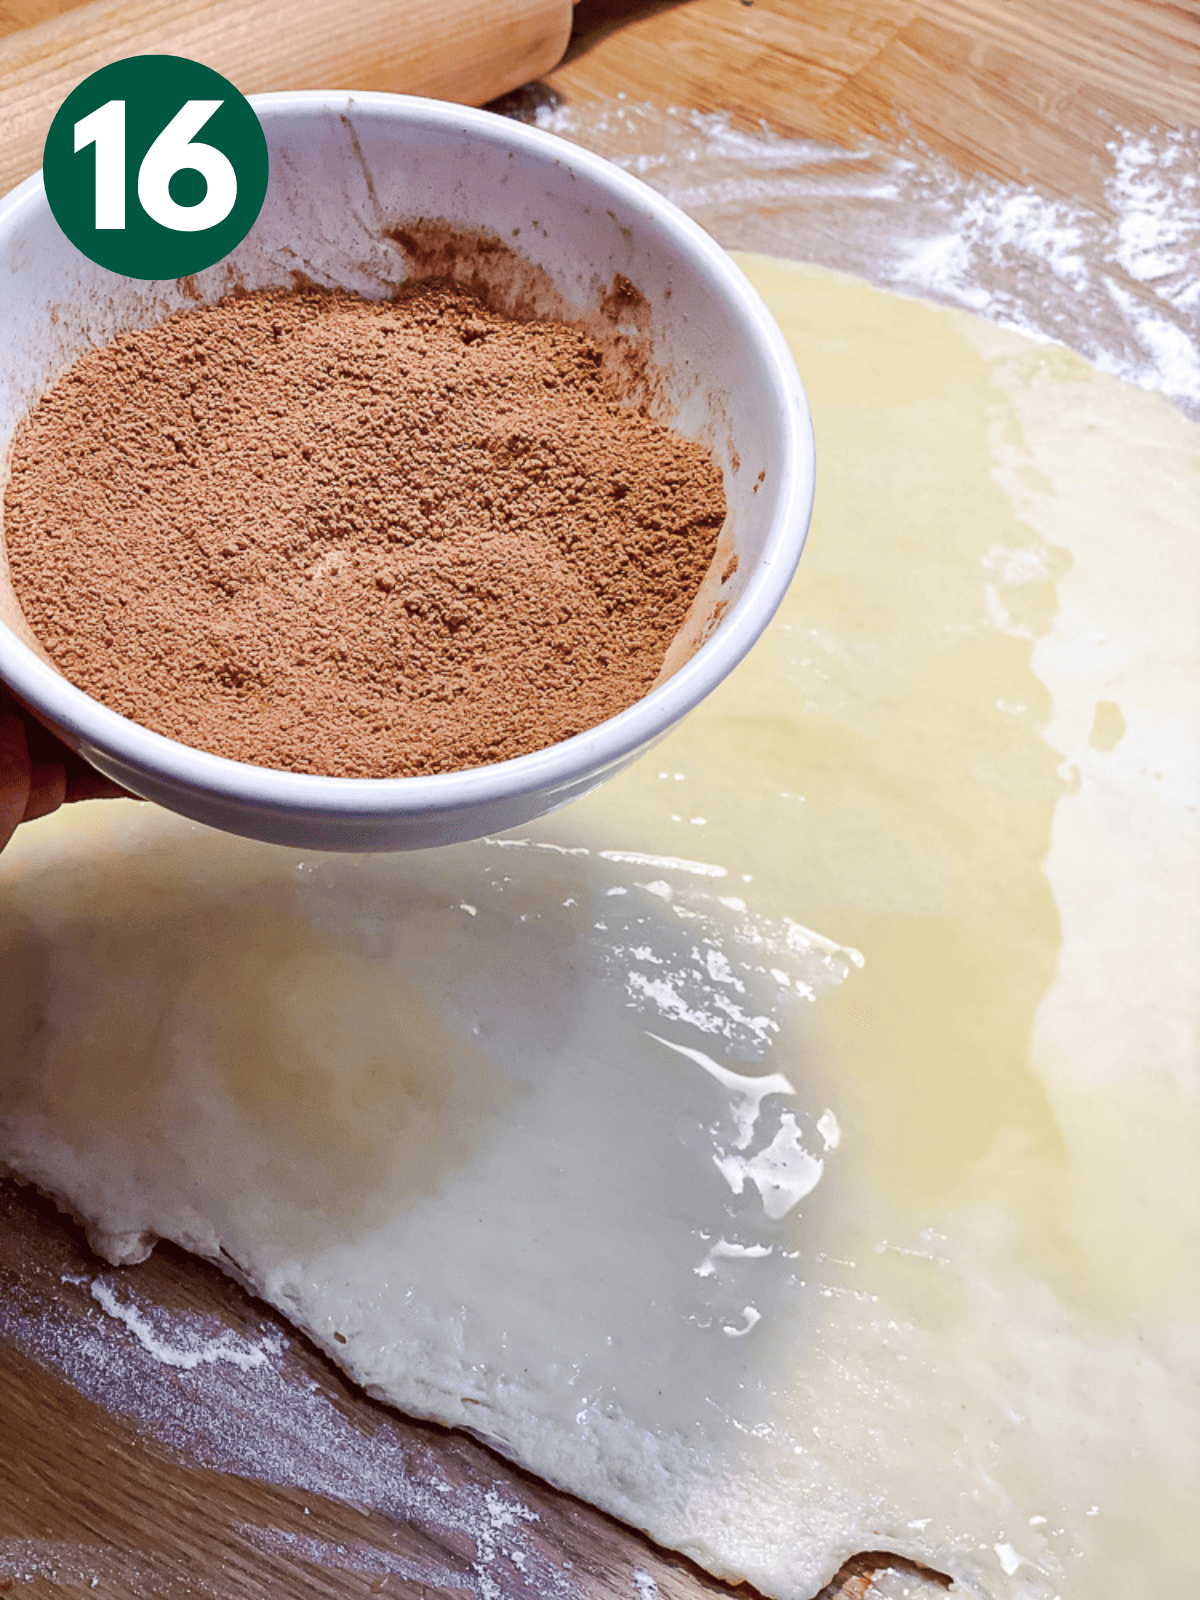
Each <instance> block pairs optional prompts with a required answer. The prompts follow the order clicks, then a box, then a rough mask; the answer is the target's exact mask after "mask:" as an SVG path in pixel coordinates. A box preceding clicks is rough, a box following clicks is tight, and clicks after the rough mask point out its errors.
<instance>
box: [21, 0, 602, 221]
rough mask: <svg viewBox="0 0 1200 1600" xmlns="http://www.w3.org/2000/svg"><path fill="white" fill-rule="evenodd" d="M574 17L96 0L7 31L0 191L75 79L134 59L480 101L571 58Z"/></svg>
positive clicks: (247, 87)
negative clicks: (184, 61)
mask: <svg viewBox="0 0 1200 1600" xmlns="http://www.w3.org/2000/svg"><path fill="white" fill-rule="evenodd" d="M571 15H572V6H571V0H337V3H336V4H330V3H329V0H248V3H247V0H92V3H91V4H90V5H84V6H80V7H78V8H77V9H75V10H73V11H68V12H66V13H65V14H64V15H63V16H61V17H56V18H55V19H54V20H53V21H50V22H44V23H41V24H39V25H38V26H37V27H34V28H26V29H24V30H23V31H20V32H18V33H14V34H10V35H9V36H8V38H6V39H0V126H2V128H3V143H2V145H0V194H4V193H7V191H8V190H9V189H11V188H12V187H13V186H14V185H15V184H17V183H20V181H21V180H22V179H23V178H27V177H28V176H29V174H30V173H31V172H35V171H36V170H37V168H38V167H40V166H41V164H42V147H43V145H44V144H45V142H46V133H47V131H48V129H49V127H50V123H51V121H52V120H53V118H54V113H55V112H56V111H57V110H58V108H59V106H60V105H61V104H62V102H63V101H64V100H65V99H66V97H67V95H68V94H69V93H70V92H71V90H72V89H73V88H74V87H75V85H76V84H77V83H80V82H81V81H82V80H83V79H84V78H86V77H87V76H88V74H89V73H92V72H95V71H96V70H97V69H98V68H99V67H103V66H107V65H108V63H109V62H111V61H120V60H121V59H122V57H124V56H136V55H178V56H189V57H191V59H192V60H194V61H202V62H204V63H205V65H206V66H210V67H214V68H215V69H216V70H217V71H218V72H220V73H223V74H224V76H225V77H227V78H228V79H229V80H230V82H231V83H234V84H236V85H237V87H238V88H239V89H240V90H241V91H242V93H243V94H256V93H261V92H263V91H266V90H270V89H360V90H369V89H386V90H391V91H393V92H396V93H404V94H422V95H431V96H433V97H434V98H436V99H441V100H459V101H463V102H465V103H466V104H469V105H482V104H484V102H486V101H488V100H493V99H495V97H496V96H497V95H501V94H506V93H507V92H508V90H510V89H515V88H517V87H518V86H519V85H520V84H523V83H528V82H529V81H530V79H532V78H536V77H538V76H539V75H540V74H541V73H543V72H548V71H549V70H550V69H551V67H553V66H555V65H556V64H557V63H558V61H560V60H561V58H562V55H563V52H564V51H565V50H566V47H567V40H568V38H569V37H570V32H571Z"/></svg>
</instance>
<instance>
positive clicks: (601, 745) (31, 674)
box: [0, 89, 815, 821]
mask: <svg viewBox="0 0 1200 1600" xmlns="http://www.w3.org/2000/svg"><path fill="white" fill-rule="evenodd" d="M248 98H249V100H250V104H251V105H252V106H254V108H255V110H256V111H257V112H259V113H260V114H261V113H263V112H265V113H267V115H268V117H269V116H270V115H271V114H272V113H280V114H287V113H296V112H299V113H305V112H308V113H315V114H320V113H323V112H327V111H331V110H332V111H335V112H337V113H346V112H348V113H354V112H364V111H365V112H374V113H376V114H380V115H382V116H384V117H385V118H388V119H391V120H393V121H397V122H399V123H409V124H412V123H416V124H419V125H422V126H424V127H426V128H434V129H438V128H441V129H445V130H446V131H447V132H453V133H457V134H460V135H461V134H463V133H466V134H469V135H474V136H476V137H478V138H480V139H482V140H484V141H485V142H488V143H491V144H497V145H500V146H501V147H507V148H508V149H516V150H520V151H522V152H525V153H528V154H529V155H531V156H534V157H536V158H539V159H542V160H547V159H548V160H550V161H553V162H554V163H556V164H557V165H560V166H561V165H565V166H568V167H569V168H570V169H571V171H572V172H574V173H577V174H578V175H579V176H580V177H581V178H584V179H586V180H589V181H590V182H591V183H592V184H594V185H595V187H596V188H598V189H599V190H601V191H602V192H605V193H607V194H609V195H612V196H615V197H616V198H617V199H619V200H620V201H621V202H622V203H624V204H625V205H626V206H628V207H629V208H630V209H632V210H635V211H640V212H641V213H642V216H643V219H644V220H645V221H646V222H648V223H651V224H653V225H654V226H655V227H657V228H658V229H659V231H660V232H663V233H665V234H666V235H667V242H668V244H669V245H671V246H672V247H673V248H675V249H676V250H678V251H679V252H680V254H682V255H684V256H686V257H687V258H688V259H689V260H690V262H691V264H692V266H693V267H697V268H699V269H700V270H701V272H702V275H703V276H704V277H705V278H706V279H707V281H708V282H709V284H710V286H711V287H712V288H713V289H714V291H715V292H716V293H717V294H718V295H720V296H721V297H722V298H723V299H724V300H725V302H726V306H727V308H728V309H729V310H730V311H732V312H733V314H734V316H735V319H736V320H737V321H739V322H740V323H741V325H742V327H743V329H744V330H745V332H746V334H747V336H748V337H749V338H750V339H751V340H752V341H753V342H754V344H755V345H756V346H757V350H758V353H759V356H760V358H761V359H762V361H763V364H764V366H765V369H766V372H767V374H768V375H769V380H770V384H771V388H772V390H773V391H774V400H775V403H776V404H777V406H778V409H779V413H780V418H781V423H782V428H783V435H784V449H783V452H782V455H781V460H780V463H779V471H780V482H779V484H778V486H777V488H776V503H777V509H776V512H775V515H774V517H773V519H772V522H771V526H770V527H769V529H768V533H767V538H766V542H765V544H764V547H763V551H762V554H761V556H760V557H759V559H758V561H757V562H756V564H755V567H754V570H753V572H752V573H751V575H750V577H749V578H748V580H747V582H746V585H745V588H744V589H743V590H742V593H741V594H740V596H739V597H738V600H737V602H736V603H735V604H734V605H733V606H731V607H730V611H729V615H728V617H727V618H726V619H725V620H724V621H723V622H722V624H721V626H720V628H718V629H717V630H716V631H715V632H714V633H713V634H712V636H711V637H710V638H708V639H707V640H705V641H704V643H703V644H702V645H701V646H700V647H699V649H697V650H696V651H695V652H694V653H693V654H692V655H691V656H690V657H689V659H688V660H687V661H685V662H684V663H683V664H682V666H680V667H679V668H678V669H677V670H676V671H675V672H674V673H672V674H671V676H670V677H669V678H667V679H666V680H665V681H664V682H663V683H661V684H658V685H656V686H655V687H654V688H653V689H651V690H650V691H649V692H648V693H647V694H645V695H644V696H643V697H642V698H641V699H640V700H637V701H635V702H634V704H633V705H632V706H628V707H627V708H626V709H625V710H623V711H620V712H617V713H616V714H615V715H614V716H612V717H609V718H608V719H606V720H605V721H604V722H601V723H598V724H597V725H596V726H595V727H594V728H589V729H587V730H585V731H584V732H582V733H578V734H575V735H573V736H572V737H571V738H569V739H563V740H560V741H559V742H558V743H556V744H552V745H547V746H546V747H545V748H544V749H542V750H535V751H531V752H530V753H529V754H527V755H522V756H515V757H511V758H510V759H508V760H506V761H498V762H495V763H493V764H492V765H489V766H482V767H467V768H463V769H461V770H459V771H455V772H441V773H431V774H425V775H422V776H417V777H402V778H339V777H325V776H321V775H319V774H314V773H298V772H288V771H286V770H283V769H280V768H274V767H260V766H257V765H255V764H253V763H250V762H243V761H235V760H232V759H230V758H228V757H226V756H218V755H214V754H212V753H211V752H210V751H207V750H200V749H197V748H196V747H194V746H192V745H186V744H182V743H180V742H179V741H178V740H175V739H172V738H169V737H167V736H166V735H165V734H160V733H155V732H153V731H152V730H151V729H149V728H145V727H143V726H142V725H141V724H140V723H137V722H134V721H132V720H131V719H130V718H128V717H124V716H122V715H121V714H120V713H119V712H116V711H112V710H110V709H109V708H108V707H107V706H105V705H102V704H101V703H100V702H99V701H98V700H94V699H93V698H92V697H91V696H90V695H88V694H87V693H85V691H84V690H82V689H79V688H76V686H75V685H74V684H72V683H70V682H69V681H68V680H67V679H66V678H65V677H63V676H62V675H61V674H60V673H58V672H57V671H56V670H55V669H53V668H52V667H49V666H47V665H46V663H45V662H43V661H42V660H41V659H40V657H39V656H38V655H36V654H35V652H34V651H33V650H31V649H30V648H29V647H28V646H27V645H26V644H24V643H23V641H22V640H20V639H19V638H18V637H17V636H16V634H14V633H13V632H12V630H11V629H9V628H8V627H7V626H6V625H5V624H4V623H3V622H0V677H2V678H3V679H4V680H5V681H6V682H7V683H8V685H9V687H10V688H11V689H12V690H13V691H15V693H16V694H17V695H18V697H19V698H20V699H21V700H23V701H24V702H25V703H26V704H27V705H28V706H29V707H30V709H31V710H33V711H34V712H35V713H41V714H43V715H44V716H45V717H46V718H48V719H49V720H50V721H51V722H53V723H54V724H56V725H57V726H58V727H59V728H61V729H63V730H64V731H68V732H69V733H70V734H71V735H73V736H74V738H75V739H76V740H77V741H78V743H79V746H80V748H81V750H82V752H83V753H84V754H85V755H87V754H89V753H91V752H94V753H95V755H97V756H99V757H101V758H103V757H104V756H106V755H107V756H108V757H109V758H110V760H112V761H113V762H115V763H116V764H118V765H119V766H120V767H121V768H122V769H123V770H124V769H128V774H129V776H130V778H131V779H132V778H134V777H136V775H137V774H138V773H139V772H145V774H146V777H147V779H148V780H151V781H152V782H153V781H156V782H157V784H159V785H161V784H166V785H167V786H168V787H169V788H176V789H181V790H187V791H193V792H194V791H201V792H203V793H205V794H206V795H208V796H210V797H213V798H217V797H219V798H221V799H223V800H225V801H227V802H232V803H235V804H238V805H241V806H243V807H245V806H251V807H253V808H255V809H259V810H263V811H269V812H275V813H279V812H283V813H288V814H291V815H299V814H304V813H308V814H316V813H320V814H321V815H322V816H324V817H327V818H335V819H336V818H339V817H341V818H344V819H345V820H347V821H349V820H353V819H355V818H369V817H379V816H381V815H384V814H386V815H390V816H393V817H397V818H399V817H404V816H410V817H415V816H419V815H422V814H428V813H436V812H444V811H447V810H452V809H453V810H459V809H467V808H470V807H472V806H483V805H489V804H492V803H494V802H496V801H497V800H503V799H513V798H517V797H519V796H522V795H527V794H532V793H536V792H538V791H556V790H560V791H561V790H566V789H569V788H571V787H572V786H573V784H575V783H577V782H579V781H582V780H583V779H584V778H585V777H586V776H587V775H588V774H590V773H596V772H598V771H603V770H604V769H605V768H607V767H610V766H614V765H616V764H618V763H620V762H622V761H623V760H625V759H626V758H629V757H631V756H632V755H633V754H634V753H635V752H636V751H638V750H639V749H640V748H641V747H642V746H644V745H647V744H649V743H651V742H653V741H654V740H656V739H657V738H659V737H660V736H661V735H663V734H665V733H666V732H667V730H668V729H669V728H670V727H671V726H672V725H673V724H674V723H676V722H677V721H679V720H680V718H681V717H683V716H685V715H687V713H688V712H690V711H692V710H693V709H694V708H695V707H696V706H697V705H698V704H699V703H700V701H701V700H703V699H704V698H705V697H706V696H707V695H708V694H709V693H710V692H711V691H712V690H713V689H715V688H716V687H717V686H718V684H720V683H721V681H722V680H723V679H724V678H725V677H726V676H727V675H728V674H729V673H730V672H731V671H732V670H733V668H734V667H735V666H737V664H738V663H739V662H740V661H741V660H742V658H743V657H744V656H745V655H746V654H747V653H748V652H749V650H750V649H751V648H752V646H753V645H754V644H755V642H756V641H757V639H758V638H759V636H760V635H761V633H762V632H763V630H764V629H765V628H766V626H767V624H768V622H769V621H770V620H771V618H772V616H773V615H774V613H775V611H776V610H777V609H778V606H779V604H780V602H781V601H782V599H783V596H784V593H785V592H786V590H787V587H788V585H789V583H790V582H791V579H792V576H793V574H794V573H795V570H796V567H797V564H798V562H799V560H800V556H801V554H802V552H803V549H804V544H805V541H806V539H807V534H808V525H809V520H810V517H811V513H812V505H813V495H814V477H815V459H814V455H815V452H814V441H813V429H812V418H811V413H810V410H809V406H808V400H807V397H806V395H805V392H804V386H803V384H802V382H801V379H800V376H799V374H798V372H797V371H796V366H795V362H794V361H793V359H792V355H791V351H790V350H789V349H788V346H787V343H786V341H785V339H784V337H783V334H782V333H781V331H780V329H779V327H778V326H777V324H776V322H775V320H774V318H773V317H772V315H771V313H770V312H769V311H768V310H767V307H766V305H765V304H764V302H763V300H762V298H761V297H760V295H759V294H758V292H757V290H756V289H755V288H754V287H753V285H752V284H751V283H750V281H749V279H748V278H747V277H746V275H745V274H744V273H743V272H742V270H741V268H740V267H738V266H737V265H736V263H735V262H734V261H733V260H732V259H731V258H730V257H729V255H728V254H727V253H726V252H725V250H723V249H722V247H721V246H720V245H718V244H717V242H716V240H715V239H713V238H712V237H711V236H710V235H709V234H708V233H706V232H705V231H704V229H703V228H701V227H700V225H699V224H698V223H696V222H693V221H692V219H691V218H690V217H688V216H687V215H686V214H685V213H684V212H683V211H681V210H680V209H679V208H678V207H677V206H675V205H673V204H672V203H671V202H670V201H668V200H666V199H665V198H664V197H663V196H662V195H660V194H659V193H658V192H657V191H656V190H654V189H652V188H651V187H650V186H649V185H648V184H646V183H644V182H642V180H641V179H639V178H636V177H634V176H633V175H632V174H630V173H627V172H625V171H623V170H622V169H621V168H620V167H617V166H615V165H614V164H613V163H611V162H609V161H607V160H605V159H604V158H603V157H602V156H598V155H596V154H594V153H593V152H592V151H590V150H586V149H584V148H583V147H582V146H578V145H574V144H570V143H568V142H567V141H566V140H564V139H561V138H559V137H558V136H557V135H555V134H552V133H550V132H548V131H546V130H544V129H541V128H537V127H534V126H531V125H530V124H528V123H522V122H517V121H514V120H512V119H510V118H507V117H503V116H501V115H499V114H498V113H496V112H491V111H484V110H480V109H476V108H474V107H470V106H462V105H458V104H455V103H453V102H448V101H440V100H430V99H425V98H422V97H419V96H414V95H398V94H386V93H382V92H377V91H371V92H366V91H364V92H361V93H357V92H354V91H348V90H347V91H341V90H338V91H328V90H321V89H307V90H286V91H281V92H277V93H271V94H258V95H251V96H249V97H248ZM39 204H40V205H41V206H43V207H45V206H46V205H47V202H46V198H45V187H44V184H43V180H42V174H41V172H40V171H38V172H36V173H34V174H33V175H32V176H31V177H29V178H27V179H26V180H25V181H24V182H23V183H21V184H19V185H18V186H17V188H15V189H13V190H12V191H11V192H10V193H9V194H8V195H7V196H5V197H4V198H2V199H0V237H3V236H4V235H5V234H6V233H8V231H9V230H10V229H11V228H12V227H13V225H14V224H16V223H19V221H20V220H21V215H22V213H24V212H26V211H27V210H32V209H34V208H36V207H38V206H39Z"/></svg>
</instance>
